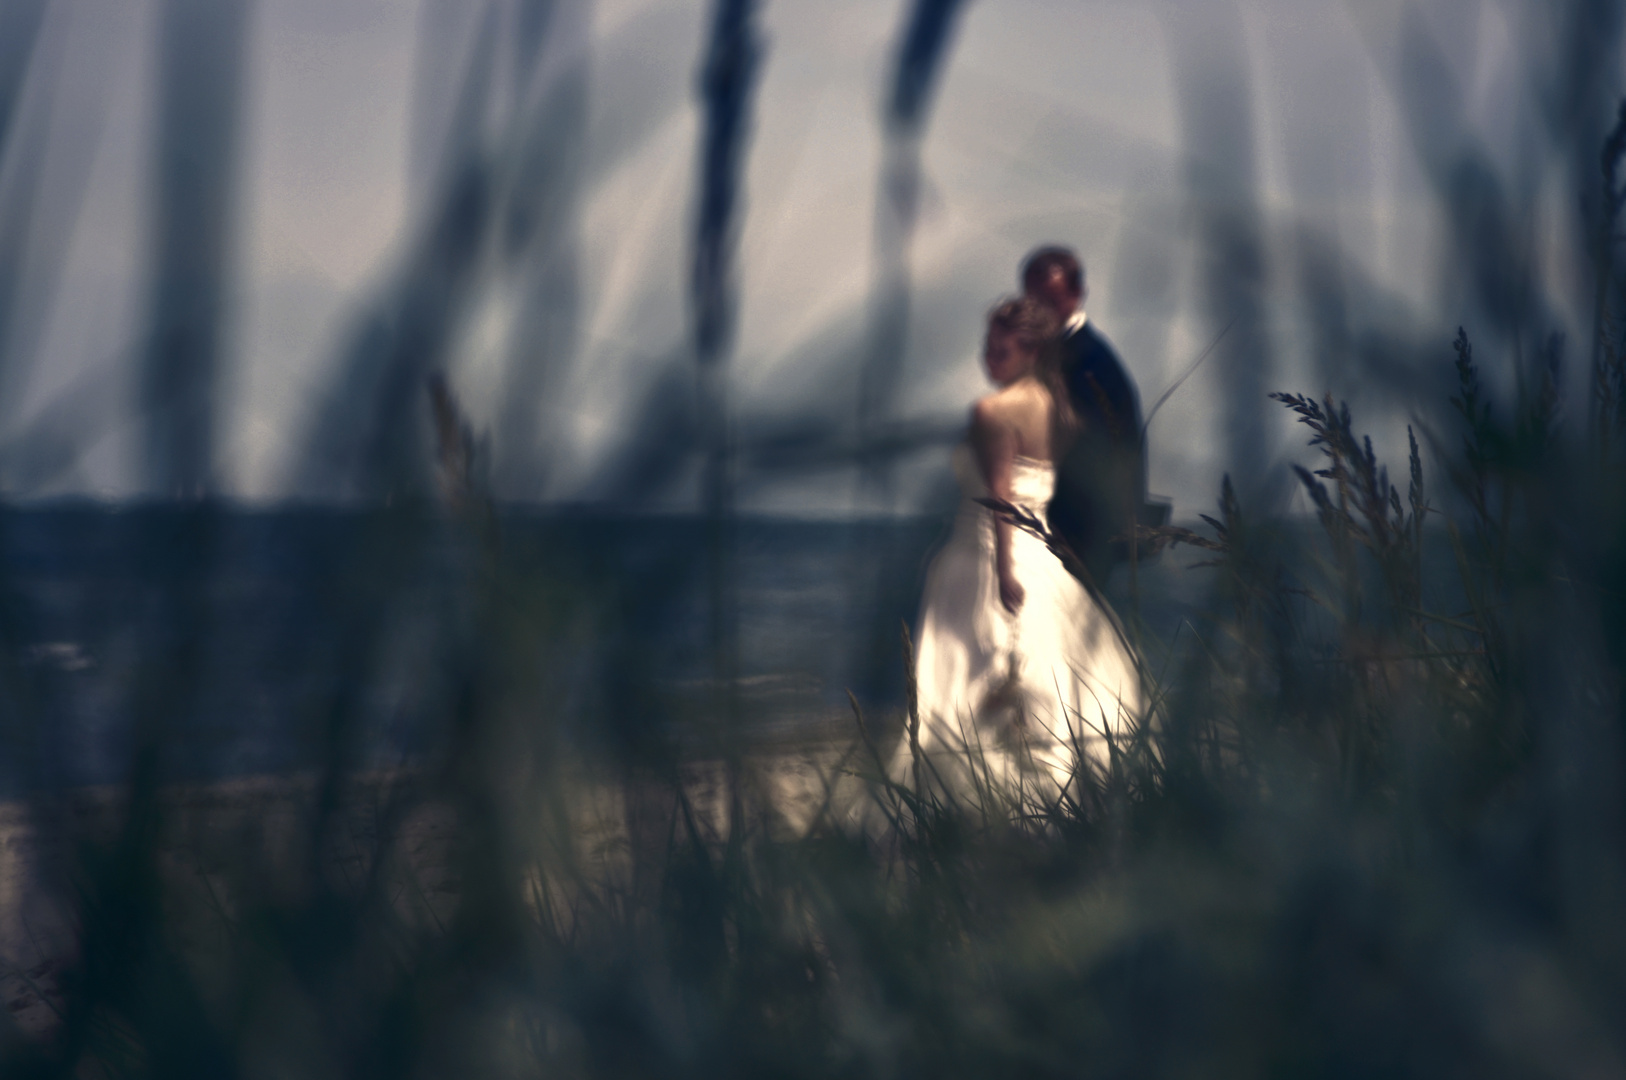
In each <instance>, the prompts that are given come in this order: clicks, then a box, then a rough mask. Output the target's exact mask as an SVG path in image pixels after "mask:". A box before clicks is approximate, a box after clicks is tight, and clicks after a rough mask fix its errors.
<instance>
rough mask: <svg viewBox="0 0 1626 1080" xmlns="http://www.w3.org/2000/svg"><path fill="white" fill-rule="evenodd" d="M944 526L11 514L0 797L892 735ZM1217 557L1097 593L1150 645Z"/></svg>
mask: <svg viewBox="0 0 1626 1080" xmlns="http://www.w3.org/2000/svg"><path fill="white" fill-rule="evenodd" d="M950 525H951V519H950V518H949V517H948V516H946V515H945V516H934V517H917V518H903V519H888V520H880V521H807V520H788V519H782V518H750V517H743V518H739V519H736V520H733V521H730V522H728V523H726V525H725V526H724V527H722V528H718V527H714V526H712V525H709V524H708V523H707V522H706V521H704V520H701V519H697V518H694V517H683V516H671V515H667V516H661V515H650V514H636V513H623V512H613V511H605V510H599V509H591V508H567V509H556V510H548V511H543V510H537V509H534V508H503V509H499V510H497V511H495V512H492V513H469V514H462V515H454V514H447V513H444V512H434V511H431V510H428V509H425V508H421V507H419V508H413V507H397V508H375V509H370V510H343V509H334V508H326V507H279V508H274V509H263V508H243V507H234V506H221V505H194V506H177V505H137V506H127V505H126V506H116V505H105V504H68V505H53V506H45V507H26V508H21V507H10V508H5V509H0V708H3V713H0V797H9V796H15V795H16V794H17V793H19V792H22V791H26V790H30V789H38V788H52V789H54V788H62V787H75V786H83V785H96V784H109V783H118V782H120V781H122V780H125V779H127V778H129V777H130V775H131V774H132V769H134V768H135V767H136V766H137V765H138V764H139V763H143V762H144V763H145V764H146V765H147V766H150V767H154V768H157V769H158V770H159V771H160V772H161V773H162V774H163V775H164V776H166V777H170V778H174V779H187V780H191V779H214V778H224V777H233V776H242V775H254V774H278V773H288V772H294V771H298V770H302V769H309V768H312V767H315V766H316V765H319V764H322V763H324V762H327V761H330V760H332V759H333V756H334V755H336V754H338V755H343V756H344V759H345V761H346V762H347V763H348V764H352V765H354V766H356V767H358V768H360V767H380V768H382V767H391V766H394V765H399V764H402V763H410V762H413V761H416V760H421V759H423V758H425V757H427V756H432V755H433V754H434V753H435V752H436V751H437V749H438V748H440V747H442V746H444V745H445V744H446V739H447V738H448V733H449V732H450V731H451V730H453V729H454V728H455V725H456V724H457V723H458V722H459V717H460V716H462V715H464V714H465V713H466V712H467V711H468V709H469V708H471V707H492V708H500V709H502V710H504V711H505V713H506V714H507V715H520V716H523V717H526V718H527V720H526V722H527V723H534V724H538V725H552V726H553V727H554V728H556V729H557V730H559V731H561V732H564V733H565V734H566V735H567V737H568V738H570V739H572V740H576V741H578V742H580V743H582V744H584V745H589V746H598V747H602V748H606V749H609V750H633V751H636V750H637V749H638V748H640V747H645V748H647V747H648V746H650V745H655V744H660V743H661V742H662V741H663V740H667V741H670V740H678V741H680V742H681V741H682V740H684V739H691V740H692V739H702V740H704V739H706V738H711V739H715V738H717V737H721V736H719V732H723V733H726V737H729V738H745V739H752V740H778V739H799V738H824V737H832V736H839V735H842V734H847V735H850V734H852V733H854V732H855V731H856V727H855V726H854V725H856V724H857V723H858V720H857V719H856V715H855V714H858V715H863V716H864V717H865V722H866V723H867V724H869V725H871V729H872V730H875V731H884V730H885V729H886V726H887V725H888V724H895V723H897V718H898V716H899V715H900V713H901V708H902V704H903V701H904V695H905V690H904V686H905V672H906V663H905V634H906V632H908V631H909V630H910V629H912V626H913V623H914V620H915V617H916V615H917V611H918V607H919V603H920V593H921V588H922V584H923V582H924V578H925V571H926V567H927V565H928V563H929V561H930V558H931V555H932V553H933V552H934V551H935V549H936V548H937V547H938V546H939V545H940V544H941V543H942V542H943V541H944V540H946V538H947V535H948V530H949V527H950ZM1304 527H1305V528H1313V523H1307V524H1306V525H1305V526H1304ZM1204 554H1206V553H1204V552H1201V551H1194V549H1191V548H1184V547H1182V548H1176V549H1174V550H1173V551H1170V552H1165V553H1164V554H1162V555H1161V556H1159V557H1157V558H1156V559H1152V560H1149V561H1147V562H1144V563H1141V564H1138V565H1137V568H1136V569H1137V573H1136V574H1135V575H1134V580H1133V581H1131V580H1130V575H1129V573H1128V572H1127V568H1120V569H1119V570H1117V571H1116V572H1115V573H1114V575H1113V577H1112V579H1111V581H1110V582H1109V585H1108V590H1107V591H1108V596H1109V600H1110V601H1111V602H1112V603H1113V605H1114V607H1115V608H1116V609H1117V610H1118V611H1119V612H1120V613H1121V614H1123V615H1124V616H1125V617H1126V618H1132V619H1133V622H1134V624H1135V626H1136V628H1137V630H1138V632H1139V633H1141V634H1143V635H1144V640H1145V641H1146V642H1147V643H1148V645H1147V650H1148V652H1147V655H1149V656H1159V657H1166V656H1169V655H1172V654H1171V653H1170V652H1169V647H1170V646H1171V645H1173V646H1174V648H1176V649H1178V647H1179V643H1180V641H1181V639H1182V635H1184V636H1185V639H1186V641H1187V642H1188V643H1189V641H1190V639H1191V636H1192V635H1193V634H1195V633H1198V632H1199V631H1200V628H1201V627H1203V626H1205V625H1208V622H1209V621H1210V616H1211V613H1212V612H1213V611H1214V610H1216V606H1217V605H1218V604H1219V600H1218V599H1217V593H1216V591H1215V587H1216V583H1217V578H1216V572H1215V571H1214V570H1213V569H1212V568H1206V567H1202V566H1193V565H1192V564H1194V563H1200V562H1202V561H1203V559H1202V556H1203V555H1204ZM1431 561H1434V562H1439V561H1440V559H1439V558H1438V557H1435V558H1433V559H1432V560H1431ZM1443 569H1444V570H1445V571H1446V572H1448V571H1449V567H1443ZM1159 662H1160V663H1161V662H1162V661H1159ZM482 694H483V695H484V697H479V695H482ZM471 695H475V696H474V697H471ZM471 701H472V702H473V703H474V704H473V705H471ZM725 721H726V723H725ZM143 752H146V753H147V754H148V757H147V758H143V757H142V753H143Z"/></svg>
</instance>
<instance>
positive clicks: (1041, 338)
mask: <svg viewBox="0 0 1626 1080" xmlns="http://www.w3.org/2000/svg"><path fill="white" fill-rule="evenodd" d="M988 326H989V328H990V329H993V328H995V327H997V328H998V329H1000V330H1005V331H1007V332H1010V333H1014V334H1015V335H1016V340H1017V341H1019V342H1021V344H1022V345H1023V346H1025V347H1027V348H1029V349H1032V350H1034V352H1035V353H1037V359H1036V361H1035V363H1034V365H1033V373H1034V374H1035V375H1036V376H1038V378H1039V381H1040V382H1042V383H1044V386H1045V389H1047V390H1049V391H1050V396H1051V398H1053V399H1054V400H1055V403H1056V422H1057V423H1058V424H1059V425H1060V426H1061V428H1062V430H1063V431H1064V432H1072V431H1076V430H1077V429H1078V414H1077V413H1076V412H1074V411H1073V399H1072V397H1071V395H1069V394H1068V392H1067V380H1066V379H1065V378H1064V377H1063V373H1062V370H1061V366H1062V355H1063V350H1062V348H1061V319H1060V318H1059V317H1058V316H1057V315H1056V313H1055V311H1053V310H1052V309H1051V308H1049V307H1048V306H1046V305H1044V304H1041V303H1040V302H1039V301H1037V300H1035V299H1033V298H1032V297H1031V296H1013V297H1011V298H1010V299H1008V300H1001V301H1000V302H999V303H997V304H995V305H994V309H993V310H992V311H990V312H989V313H988Z"/></svg>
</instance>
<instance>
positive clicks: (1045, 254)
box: [1022, 244, 1087, 319]
mask: <svg viewBox="0 0 1626 1080" xmlns="http://www.w3.org/2000/svg"><path fill="white" fill-rule="evenodd" d="M1022 291H1023V292H1024V293H1026V294H1027V295H1029V296H1031V297H1033V299H1035V300H1037V301H1039V302H1040V303H1041V304H1044V305H1045V306H1046V307H1048V308H1050V309H1051V310H1052V311H1054V312H1055V313H1056V314H1057V315H1059V316H1060V317H1061V318H1063V319H1065V318H1067V317H1068V316H1069V315H1071V314H1072V313H1073V312H1074V311H1076V310H1078V305H1079V304H1081V303H1083V302H1084V295H1085V293H1086V291H1087V290H1086V289H1085V288H1084V264H1083V263H1081V262H1079V261H1078V256H1077V255H1074V254H1073V253H1072V251H1070V250H1069V249H1067V248H1064V247H1060V246H1057V245H1053V244H1052V245H1047V246H1045V247H1042V248H1037V249H1035V250H1034V251H1033V252H1031V253H1030V254H1029V255H1028V257H1027V258H1026V259H1024V260H1023V261H1022Z"/></svg>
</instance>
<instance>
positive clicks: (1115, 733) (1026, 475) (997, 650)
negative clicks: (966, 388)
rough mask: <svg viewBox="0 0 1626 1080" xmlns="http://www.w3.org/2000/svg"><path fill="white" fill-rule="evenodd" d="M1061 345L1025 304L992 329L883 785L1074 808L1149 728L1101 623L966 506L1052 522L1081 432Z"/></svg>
mask: <svg viewBox="0 0 1626 1080" xmlns="http://www.w3.org/2000/svg"><path fill="white" fill-rule="evenodd" d="M1057 330H1058V326H1057V325H1056V317H1055V315H1054V313H1052V312H1050V311H1049V310H1048V309H1046V308H1044V307H1043V306H1041V305H1040V304H1038V303H1037V302H1036V301H1034V300H1032V299H1028V298H1022V299H1012V300H1006V301H1004V302H1003V303H1001V304H999V305H998V306H997V307H995V308H994V310H993V311H992V312H991V313H990V314H989V316H988V335H987V339H986V343H985V346H984V350H983V362H984V365H985V368H986V370H987V373H988V377H989V379H990V380H991V381H992V382H993V383H994V385H995V386H996V387H997V389H996V390H995V391H994V392H993V393H991V394H989V395H987V396H986V397H984V398H982V399H981V400H980V401H978V402H977V403H976V406H975V407H974V408H973V409H972V412H971V435H970V439H969V441H968V442H967V443H963V444H961V445H960V446H959V447H957V448H956V450H955V454H954V469H955V473H956V475H957V477H958V479H959V481H960V487H961V490H962V492H963V495H964V498H963V499H962V501H961V504H960V511H959V515H958V517H957V518H956V520H955V524H954V532H953V535H952V537H951V538H950V540H949V542H948V544H947V545H946V546H945V547H944V548H943V550H942V551H941V552H939V553H938V555H937V557H936V558H935V559H934V560H933V562H932V565H931V568H930V570H929V571H928V572H927V576H926V589H925V595H924V597H923V600H922V603H921V612H920V624H919V630H918V635H917V639H916V649H915V684H916V706H917V709H918V715H919V729H918V740H916V739H914V738H912V737H911V736H910V735H909V734H908V733H906V734H905V736H904V738H903V740H902V741H901V742H900V744H899V747H898V750H897V754H896V758H895V759H894V767H893V770H892V771H893V775H894V777H897V778H899V779H900V782H904V783H912V784H925V785H927V786H929V787H937V788H939V790H943V789H946V793H947V794H950V795H952V796H953V797H956V798H959V797H961V796H964V795H967V794H970V793H971V792H973V791H977V792H982V793H984V794H985V795H986V794H994V795H995V796H996V797H998V798H1014V799H1016V800H1017V801H1018V802H1029V801H1032V799H1033V797H1034V796H1037V797H1038V798H1039V799H1041V800H1042V801H1044V802H1047V803H1053V802H1055V801H1056V799H1057V798H1058V797H1059V796H1060V795H1061V794H1062V793H1063V792H1068V793H1069V794H1071V795H1073V796H1074V797H1075V798H1076V797H1078V796H1079V794H1080V791H1079V788H1078V786H1077V782H1078V781H1080V780H1082V779H1084V778H1085V777H1086V775H1087V774H1089V773H1091V772H1096V773H1099V772H1101V771H1104V770H1105V769H1106V768H1107V767H1108V765H1109V762H1110V759H1111V753H1112V751H1111V748H1110V745H1109V744H1110V742H1111V741H1112V740H1115V739H1121V738H1122V737H1123V736H1125V734H1126V733H1127V732H1128V731H1129V730H1132V728H1133V726H1134V724H1135V723H1136V722H1137V721H1138V719H1139V717H1140V716H1141V715H1142V712H1143V708H1142V696H1141V683H1140V678H1139V675H1138V673H1137V671H1136V664H1135V660H1134V657H1133V655H1132V653H1131V652H1130V650H1129V648H1128V646H1127V644H1126V642H1125V639H1124V636H1123V632H1122V629H1121V627H1120V626H1119V625H1118V623H1117V620H1116V619H1115V618H1114V616H1113V615H1112V613H1111V612H1110V610H1109V609H1108V608H1107V607H1106V606H1105V605H1104V603H1102V602H1101V601H1099V600H1097V599H1096V598H1094V597H1092V596H1091V594H1090V593H1089V592H1088V591H1087V590H1086V589H1085V588H1084V586H1083V585H1082V584H1080V583H1079V581H1078V580H1077V579H1076V578H1074V577H1073V576H1072V575H1071V574H1070V573H1068V572H1067V570H1066V568H1065V567H1064V566H1063V565H1062V563H1061V560H1060V559H1059V558H1057V557H1056V555H1055V554H1053V553H1052V552H1051V551H1050V550H1049V549H1048V548H1046V547H1045V545H1044V542H1043V541H1041V540H1040V539H1038V538H1037V537H1035V536H1033V535H1032V534H1031V533H1028V532H1025V531H1023V530H1021V529H1019V528H1014V527H1012V526H1011V525H1010V524H1009V523H1008V522H1005V521H1002V520H996V518H995V515H994V514H993V513H992V511H990V510H989V509H987V508H986V507H985V506H983V505H981V504H980V503H978V502H977V501H976V500H977V499H979V498H984V497H988V496H992V497H993V498H996V499H1002V500H1004V501H1006V502H1008V503H1011V504H1013V505H1015V506H1017V507H1019V508H1021V509H1023V510H1026V511H1028V512H1029V513H1032V514H1034V515H1035V516H1036V517H1038V519H1039V520H1040V521H1044V520H1046V518H1045V513H1046V511H1045V507H1046V505H1047V504H1048V503H1049V501H1050V496H1051V492H1052V489H1053V488H1054V486H1055V470H1054V468H1053V465H1052V463H1053V462H1054V461H1055V460H1056V459H1057V458H1058V457H1059V456H1060V455H1061V453H1062V452H1063V451H1064V450H1065V449H1066V446H1067V444H1068V443H1069V442H1070V439H1071V437H1072V436H1073V435H1075V434H1076V433H1077V431H1078V423H1079V421H1078V419H1077V418H1076V416H1075V415H1074V414H1073V412H1072V409H1071V407H1070V405H1069V404H1068V402H1067V397H1066V391H1065V390H1064V389H1063V388H1062V386H1063V384H1062V382H1061V378H1060V373H1059V372H1058V371H1057V370H1056V369H1055V365H1056V363H1057V359H1056V357H1055V355H1054V352H1055V350H1052V349H1050V348H1049V345H1050V344H1051V342H1052V341H1053V339H1054V338H1055V336H1056V331H1057ZM1052 386H1054V387H1056V391H1054V392H1053V391H1052V390H1051V387H1052ZM912 743H913V744H915V745H911V744H912ZM917 762H918V768H917V767H916V764H917ZM1024 792H1026V793H1027V797H1026V798H1024V797H1023V793H1024Z"/></svg>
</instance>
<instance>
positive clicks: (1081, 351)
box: [1022, 246, 1146, 586]
mask: <svg viewBox="0 0 1626 1080" xmlns="http://www.w3.org/2000/svg"><path fill="white" fill-rule="evenodd" d="M1022 291H1023V292H1025V293H1026V294H1027V295H1028V296H1031V297H1033V298H1034V299H1035V300H1038V301H1039V302H1040V303H1042V304H1044V305H1045V306H1047V307H1049V308H1050V309H1051V310H1053V311H1054V312H1055V313H1056V315H1057V316H1058V317H1059V318H1060V319H1061V321H1062V332H1061V340H1060V348H1061V350H1062V357H1061V370H1062V376H1063V379H1064V380H1065V382H1066V384H1067V393H1068V396H1069V397H1070V398H1071V399H1072V404H1073V410H1074V411H1075V412H1076V413H1077V414H1078V417H1079V420H1080V422H1081V423H1080V428H1081V430H1080V432H1079V436H1078V438H1077V440H1075V441H1074V443H1073V445H1072V447H1071V448H1070V449H1069V450H1068V451H1067V454H1066V456H1064V457H1063V458H1062V459H1061V460H1060V461H1058V462H1057V463H1056V493H1055V496H1054V497H1053V498H1052V499H1051V502H1050V527H1051V528H1052V529H1053V530H1055V532H1056V533H1057V535H1059V536H1060V537H1061V538H1062V539H1063V540H1065V541H1067V543H1068V545H1069V546H1070V547H1071V548H1072V549H1073V553H1074V554H1076V555H1077V556H1078V558H1079V561H1080V562H1081V563H1083V564H1084V568H1085V570H1087V571H1088V572H1089V575H1090V578H1091V579H1092V583H1093V584H1095V585H1097V586H1100V585H1105V584H1106V579H1107V574H1108V573H1110V572H1111V570H1112V564H1113V563H1114V562H1115V561H1117V560H1118V559H1120V558H1124V557H1126V556H1125V552H1126V551H1127V545H1126V544H1125V543H1122V542H1114V539H1113V538H1114V537H1119V536H1123V535H1125V534H1127V533H1128V532H1129V531H1130V527H1131V526H1132V525H1133V523H1134V522H1135V521H1136V520H1137V517H1138V515H1139V514H1140V512H1141V511H1140V508H1141V505H1142V504H1143V503H1144V502H1145V501H1146V455H1145V452H1144V448H1143V447H1142V445H1141V431H1140V428H1141V416H1140V396H1139V395H1138V394H1137V393H1136V391H1135V381H1134V380H1133V379H1131V378H1130V377H1129V373H1128V372H1127V371H1125V370H1124V366H1123V362H1122V361H1121V360H1119V359H1118V354H1117V352H1116V351H1114V349H1113V348H1112V346H1111V344H1109V343H1108V342H1107V339H1106V338H1104V337H1102V336H1101V334H1100V333H1098V332H1097V331H1096V329H1095V324H1094V323H1092V322H1091V321H1090V320H1089V317H1088V316H1087V315H1086V314H1085V313H1084V298H1085V297H1086V296H1087V295H1089V291H1088V290H1087V289H1086V288H1085V285H1084V266H1083V264H1082V263H1080V262H1079V261H1078V256H1077V255H1075V254H1073V252H1072V251H1071V250H1069V249H1067V248H1064V247H1055V246H1047V247H1041V248H1039V249H1037V250H1036V251H1034V252H1032V253H1031V254H1029V255H1028V257H1027V259H1026V260H1024V262H1023V263H1022Z"/></svg>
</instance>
